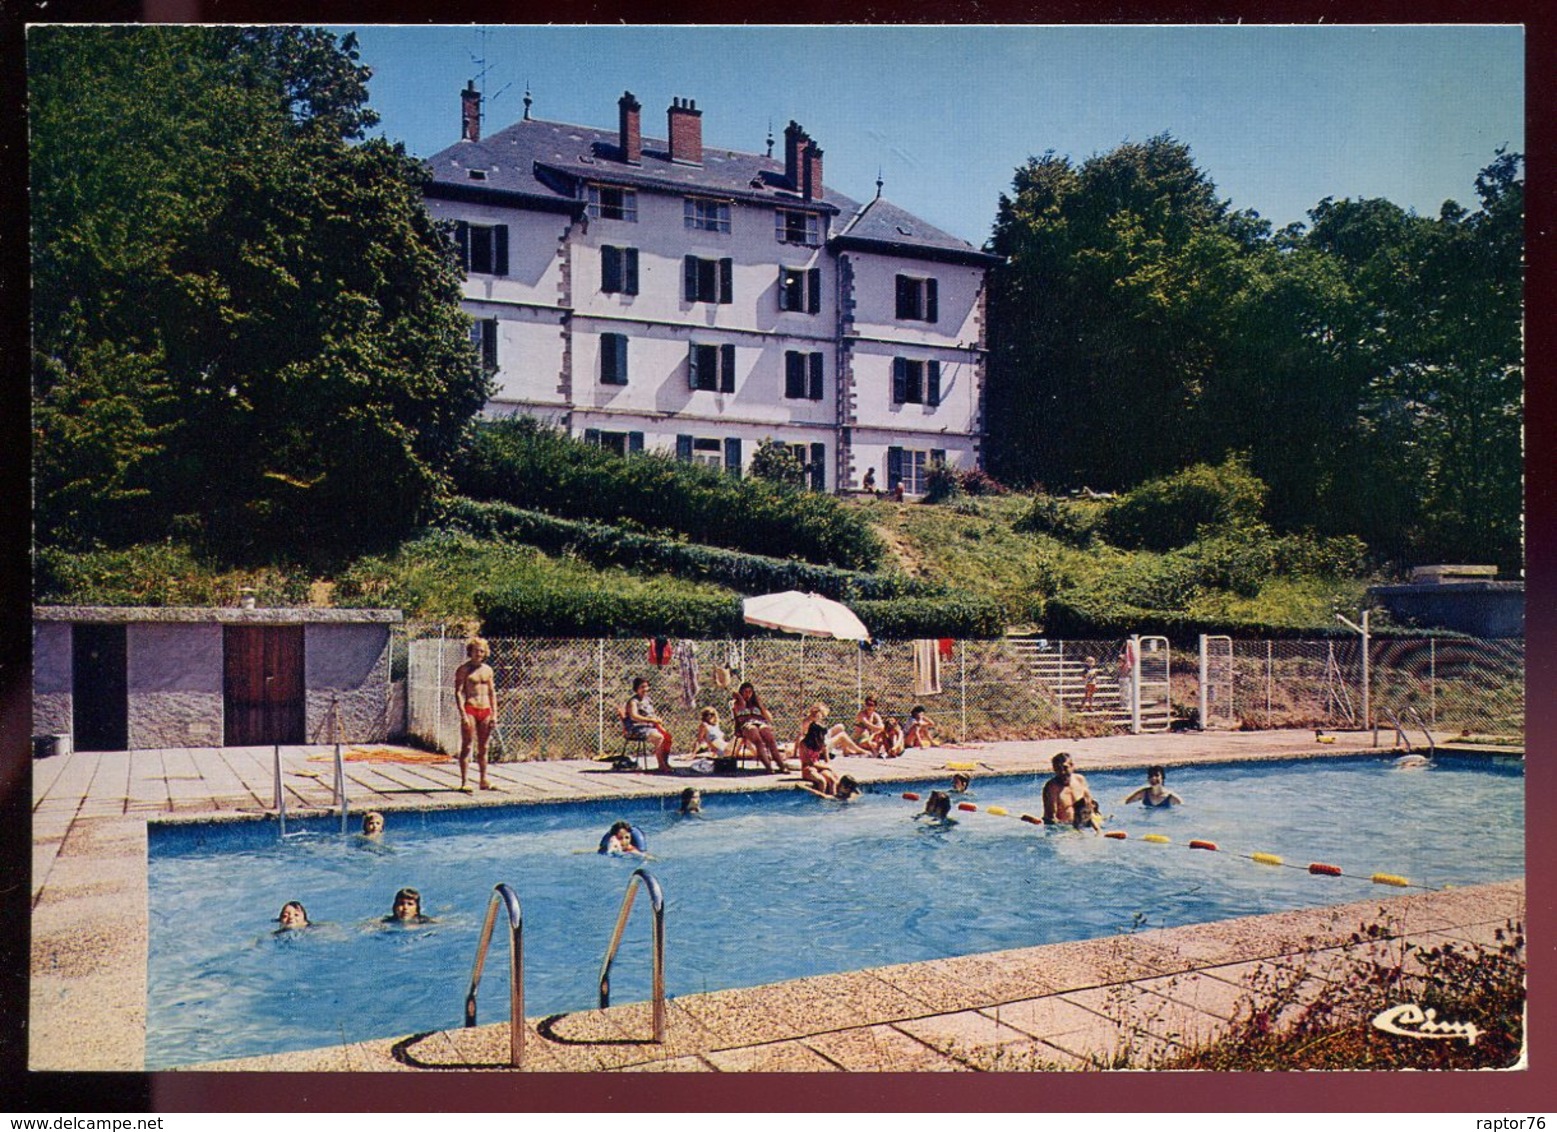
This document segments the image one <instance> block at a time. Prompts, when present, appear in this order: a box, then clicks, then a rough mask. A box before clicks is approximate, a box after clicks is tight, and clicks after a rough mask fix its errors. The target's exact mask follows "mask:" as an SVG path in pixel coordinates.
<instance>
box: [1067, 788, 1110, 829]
mask: <svg viewBox="0 0 1557 1132" xmlns="http://www.w3.org/2000/svg"><path fill="white" fill-rule="evenodd" d="M1071 825H1073V826H1075V827H1076V828H1077V829H1090V830H1093V831H1094V832H1095V831H1097V830H1101V829H1102V828H1103V815H1102V814H1100V813H1098V812H1097V803H1096V802H1095V801H1093V800H1092V796H1091V795H1090V794H1089V795H1087V797H1085V798H1077V799H1076V806H1075V810H1074V813H1073V816H1072V817H1071Z"/></svg>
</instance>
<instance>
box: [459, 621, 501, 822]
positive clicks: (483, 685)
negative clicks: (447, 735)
mask: <svg viewBox="0 0 1557 1132" xmlns="http://www.w3.org/2000/svg"><path fill="white" fill-rule="evenodd" d="M488 652H489V650H488V648H487V643H486V641H484V640H482V639H481V638H480V637H472V638H471V639H470V640H468V641H466V642H465V656H466V660H465V663H464V664H462V665H460V666H459V667H458V668H456V669H455V670H454V703H455V705H456V706H457V707H458V709H459V714H460V789H461V790H462V791H464V792H465V793H467V794H468V793H470V787H469V786H468V785H467V784H466V775H467V772H468V770H469V767H470V748H471V743H472V741H474V743H475V747H476V767H477V770H478V772H479V773H478V779H479V785H480V786H481V789H483V790H495V789H497V788H496V787H495V786H493V785H492V784H491V783H490V782H488V781H487V744H488V743H490V742H491V740H492V724H493V721H494V718H495V716H496V713H497V680H496V678H495V677H494V676H493V674H492V666H491V665H489V664H488V663H487V654H488Z"/></svg>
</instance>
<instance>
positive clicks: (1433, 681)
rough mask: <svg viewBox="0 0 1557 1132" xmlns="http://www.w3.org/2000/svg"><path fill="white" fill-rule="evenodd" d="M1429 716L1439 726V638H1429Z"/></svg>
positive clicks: (1433, 723) (1434, 724)
mask: <svg viewBox="0 0 1557 1132" xmlns="http://www.w3.org/2000/svg"><path fill="white" fill-rule="evenodd" d="M1427 718H1428V719H1429V720H1431V721H1432V725H1433V726H1434V727H1437V726H1438V638H1437V637H1428V638H1427Z"/></svg>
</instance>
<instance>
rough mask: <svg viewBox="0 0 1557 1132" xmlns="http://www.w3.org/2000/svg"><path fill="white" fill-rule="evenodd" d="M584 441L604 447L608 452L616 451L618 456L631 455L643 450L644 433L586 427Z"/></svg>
mask: <svg viewBox="0 0 1557 1132" xmlns="http://www.w3.org/2000/svg"><path fill="white" fill-rule="evenodd" d="M584 443H585V444H593V445H594V446H595V447H597V448H604V449H605V450H606V451H607V452H615V453H616V454H617V455H618V456H630V455H632V454H633V453H634V452H642V451H643V433H641V432H607V431H605V430H604V429H598V428H586V429H585V430H584Z"/></svg>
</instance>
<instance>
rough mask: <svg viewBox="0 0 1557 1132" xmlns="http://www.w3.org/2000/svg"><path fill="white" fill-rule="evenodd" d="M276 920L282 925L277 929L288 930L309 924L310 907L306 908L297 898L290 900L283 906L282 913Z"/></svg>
mask: <svg viewBox="0 0 1557 1132" xmlns="http://www.w3.org/2000/svg"><path fill="white" fill-rule="evenodd" d="M276 922H277V923H279V924H280V925H281V926H280V927H279V928H277V929H276V930H277V931H280V932H288V931H292V930H294V929H296V928H306V927H307V926H308V909H306V908H304V907H303V906H302V904H300V903H299V902H298V901H296V900H288V901H287V902H286V903H285V904H283V905H282V906H281V914H280V915H279V916H277V917H276Z"/></svg>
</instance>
